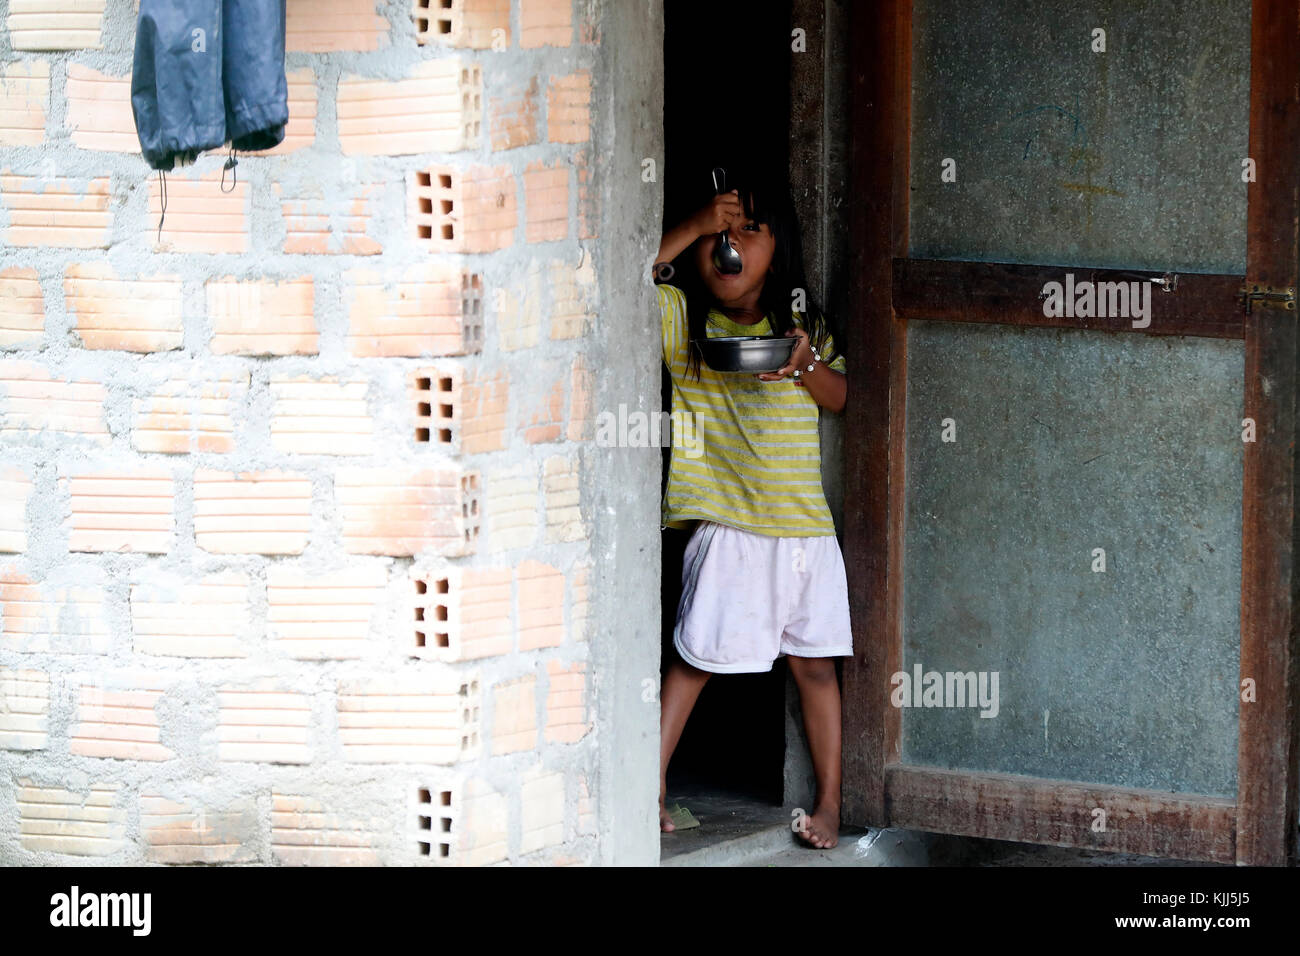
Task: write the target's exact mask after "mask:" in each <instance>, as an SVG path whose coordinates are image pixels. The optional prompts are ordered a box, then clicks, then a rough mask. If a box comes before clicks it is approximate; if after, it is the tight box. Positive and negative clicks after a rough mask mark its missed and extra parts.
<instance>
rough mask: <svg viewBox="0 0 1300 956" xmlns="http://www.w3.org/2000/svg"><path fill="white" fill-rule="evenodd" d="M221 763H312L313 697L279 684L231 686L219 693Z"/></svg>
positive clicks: (219, 750)
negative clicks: (294, 691)
mask: <svg viewBox="0 0 1300 956" xmlns="http://www.w3.org/2000/svg"><path fill="white" fill-rule="evenodd" d="M217 704H218V706H219V708H220V718H219V723H218V725H217V756H218V759H220V760H239V761H250V762H255V763H310V762H311V757H312V752H311V747H310V745H309V743H308V735H309V733H310V727H311V698H310V697H309V696H308V695H306V694H298V693H293V692H290V691H287V690H285V689H283V688H282V687H280V686H279V685H278V684H276V683H275V682H273V681H269V680H268V681H258V682H255V683H253V684H251V685H240V686H236V685H230V686H226V687H222V688H220V690H219V691H218V693H217Z"/></svg>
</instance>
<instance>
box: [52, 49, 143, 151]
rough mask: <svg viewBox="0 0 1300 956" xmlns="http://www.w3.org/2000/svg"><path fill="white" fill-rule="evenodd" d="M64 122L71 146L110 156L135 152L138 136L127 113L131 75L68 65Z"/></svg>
mask: <svg viewBox="0 0 1300 956" xmlns="http://www.w3.org/2000/svg"><path fill="white" fill-rule="evenodd" d="M66 90H67V97H68V113H67V119H66V120H65V123H66V124H67V127H68V132H69V134H70V138H71V139H72V143H73V145H74V146H78V147H80V148H81V149H97V150H104V151H106V152H114V153H137V154H138V153H139V152H140V137H139V135H137V133H136V131H135V114H134V113H133V112H132V111H131V76H130V74H127V75H125V76H109V75H107V74H105V73H100V72H99V71H98V70H92V69H91V68H90V67H88V66H85V65H83V64H81V63H69V64H68V81H67V86H66Z"/></svg>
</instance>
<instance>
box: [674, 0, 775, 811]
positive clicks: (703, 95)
mask: <svg viewBox="0 0 1300 956" xmlns="http://www.w3.org/2000/svg"><path fill="white" fill-rule="evenodd" d="M664 24H665V28H664V74H665V76H664V138H665V157H664V170H663V175H662V180H663V189H664V223H663V227H664V228H665V229H667V228H670V227H671V226H673V225H675V224H676V223H678V222H680V221H681V220H682V219H683V218H684V217H685V216H687V215H688V214H690V213H691V212H692V211H694V210H695V209H698V208H699V207H700V206H701V205H703V204H704V203H705V202H707V201H708V199H709V197H710V196H712V195H713V188H712V179H711V171H712V169H713V168H714V167H715V166H721V167H723V168H724V169H725V168H727V167H728V166H730V165H734V164H735V163H737V162H744V163H746V164H749V165H753V164H754V163H755V162H756V161H757V162H761V163H762V164H764V165H766V164H771V165H772V166H773V167H774V168H776V169H779V170H781V171H785V170H786V169H787V168H788V156H789V149H788V138H787V137H788V121H789V108H790V93H789V76H790V61H789V57H790V48H789V24H790V2H789V0H750V2H745V3H711V4H700V3H692V2H684V0H666V2H665V3H664ZM685 258H686V254H683V256H681V257H679V259H678V261H677V262H675V263H674V266H675V267H677V266H678V265H680V264H681V260H682V259H685ZM662 381H663V391H662V396H663V408H664V410H665V411H669V410H671V402H672V383H671V379H670V378H669V375H668V372H667V370H666V369H664V370H663V373H662ZM669 456H670V449H665V450H664V456H663V473H662V477H663V484H661V490H662V487H663V486H665V485H666V483H667V477H668V463H669V460H670V458H669ZM661 535H662V538H663V542H662V543H663V580H662V591H661V596H662V608H663V617H662V650H663V654H662V658H661V660H662V667H663V669H664V670H665V671H666V669H667V667H668V665H669V664H670V663H672V661H674V660H675V659H677V657H678V654H677V651H676V649H675V648H674V647H673V642H672V637H673V626H674V624H675V622H676V615H677V605H678V601H679V600H680V598H681V581H682V556H683V553H684V552H685V548H686V542H687V540H688V539H689V537H690V533H689V532H688V531H680V530H674V529H667V530H664V531H662V532H661ZM785 693H786V663H785V660H784V659H783V658H782V659H779V660H778V661H777V662H776V664H775V666H774V667H773V668H772V670H771V671H770V672H768V673H765V674H726V675H718V677H716V678H713V679H710V680H709V682H708V683H707V684H706V685H705V687H704V690H703V692H702V693H701V694H700V698H699V701H698V702H697V703H696V706H695V709H694V711H693V712H692V713H691V717H690V720H689V721H687V724H686V728H685V730H684V731H683V733H682V738H681V741H680V743H679V744H678V746H677V750H676V752H675V753H674V755H673V759H672V763H671V765H670V766H669V771H668V793H669V802H670V803H671V802H672V801H673V800H677V801H679V802H681V803H683V804H684V805H686V806H688V807H690V808H691V809H692V810H697V808H698V807H702V806H717V805H719V801H721V802H722V803H726V804H728V805H732V806H735V805H736V804H735V803H733V802H731V801H737V800H739V801H742V802H743V803H744V804H745V805H768V806H771V807H773V808H779V807H780V806H781V803H782V798H783V791H784V762H785V726H786V725H785Z"/></svg>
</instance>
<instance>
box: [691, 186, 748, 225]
mask: <svg viewBox="0 0 1300 956" xmlns="http://www.w3.org/2000/svg"><path fill="white" fill-rule="evenodd" d="M744 215H745V207H744V206H742V205H741V203H740V193H739V192H737V191H736V190H734V189H733V190H732V191H731V192H729V193H720V194H719V195H717V196H714V197H713V199H711V200H710V201H709V204H708V205H707V206H704V207H703V208H702V209H700V211H699V212H697V213H696V214H695V215H694V216H692V217H691V224H692V225H693V226H694V227H695V231H696V232H697V233H699V234H700V235H701V236H708V235H712V234H713V233H715V232H726V231H727V230H728V229H730V228H731V227H732V225H734V224H735V223H736V222H737V221H739V220H740V219H741V218H742V217H743V216H744Z"/></svg>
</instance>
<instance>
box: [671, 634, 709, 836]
mask: <svg viewBox="0 0 1300 956" xmlns="http://www.w3.org/2000/svg"><path fill="white" fill-rule="evenodd" d="M708 679H709V672H708V671H702V670H700V669H699V668H698V667H692V666H691V665H690V664H688V663H686V662H685V661H684V660H682V659H681V658H678V659H676V660H675V661H673V662H672V664H670V665H669V666H668V673H667V674H666V675H665V676H664V686H663V691H662V692H661V693H660V695H659V699H660V707H659V828H660V829H661V830H672V829H674V828H673V825H672V822H671V821H670V819H669V817H668V811H667V809H665V807H664V797H665V796H666V795H667V794H666V791H667V789H668V761H669V760H671V759H672V756H673V751H674V750H676V749H677V742H678V741H679V740H681V739H682V729H683V728H684V727H685V726H686V718H688V717H689V716H691V710H692V709H693V708H694V707H695V701H696V700H697V699H698V698H699V696H700V691H701V690H703V689H704V685H705V683H707V682H708Z"/></svg>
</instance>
